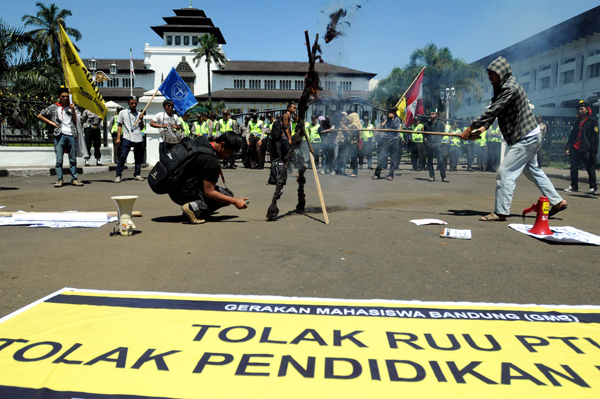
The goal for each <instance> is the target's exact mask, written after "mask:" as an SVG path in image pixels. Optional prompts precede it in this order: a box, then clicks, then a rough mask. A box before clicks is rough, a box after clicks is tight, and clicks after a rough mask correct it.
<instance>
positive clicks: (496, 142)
mask: <svg viewBox="0 0 600 399" xmlns="http://www.w3.org/2000/svg"><path fill="white" fill-rule="evenodd" d="M487 147H488V150H487V156H488V162H487V170H488V172H497V171H498V168H499V167H500V151H501V148H502V133H500V128H499V127H498V126H496V127H495V128H494V126H493V125H492V126H491V127H490V128H489V129H488V134H487Z"/></svg>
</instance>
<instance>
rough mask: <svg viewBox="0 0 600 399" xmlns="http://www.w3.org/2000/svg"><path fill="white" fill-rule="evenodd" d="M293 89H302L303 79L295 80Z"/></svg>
mask: <svg viewBox="0 0 600 399" xmlns="http://www.w3.org/2000/svg"><path fill="white" fill-rule="evenodd" d="M294 89H295V90H304V81H303V80H295V81H294Z"/></svg>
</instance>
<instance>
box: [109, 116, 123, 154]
mask: <svg viewBox="0 0 600 399" xmlns="http://www.w3.org/2000/svg"><path fill="white" fill-rule="evenodd" d="M121 111H123V107H121V106H118V107H117V113H116V115H115V116H113V117H112V118H111V120H110V121H109V122H108V130H109V131H110V135H111V136H112V142H113V163H117V162H118V161H119V156H120V155H121V142H120V141H119V142H118V143H116V142H115V141H116V139H117V131H118V130H119V124H118V123H117V119H118V118H119V112H121Z"/></svg>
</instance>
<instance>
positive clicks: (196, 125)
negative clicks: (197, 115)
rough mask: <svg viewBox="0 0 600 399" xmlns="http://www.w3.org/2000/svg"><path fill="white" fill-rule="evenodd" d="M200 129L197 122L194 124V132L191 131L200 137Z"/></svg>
mask: <svg viewBox="0 0 600 399" xmlns="http://www.w3.org/2000/svg"><path fill="white" fill-rule="evenodd" d="M200 129H201V128H200V123H198V121H195V122H194V131H193V133H194V135H196V136H200V135H201V133H200Z"/></svg>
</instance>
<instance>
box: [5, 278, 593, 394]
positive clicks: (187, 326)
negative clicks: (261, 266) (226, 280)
mask: <svg viewBox="0 0 600 399" xmlns="http://www.w3.org/2000/svg"><path fill="white" fill-rule="evenodd" d="M399 395H400V396H401V397H409V398H414V397H418V398H474V397H485V398H486V399H491V398H507V397H509V398H511V399H517V398H528V399H529V398H538V397H543V398H553V397H561V398H565V397H570V398H596V397H598V396H599V395H600V308H599V307H594V306H585V307H583V306H582V307H570V306H537V305H510V304H485V303H464V302H461V303H456V302H454V303H452V302H437V303H431V302H429V303H426V302H418V301H412V302H400V301H384V300H373V301H359V300H335V299H311V298H286V297H256V296H211V295H183V294H161V293H136V292H108V291H92V290H77V289H64V290H61V291H59V292H57V293H55V294H52V295H50V296H49V297H46V298H44V299H42V300H40V301H38V302H36V303H34V304H32V305H30V306H28V307H26V308H24V309H22V310H20V311H18V312H15V313H13V314H11V315H9V316H7V317H5V318H3V319H0V397H1V398H11V399H23V398H28V399H29V398H34V397H35V398H39V399H44V398H53V399H56V398H58V399H75V398H85V399H101V398H102V399H104V398H119V399H125V398H387V397H399Z"/></svg>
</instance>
